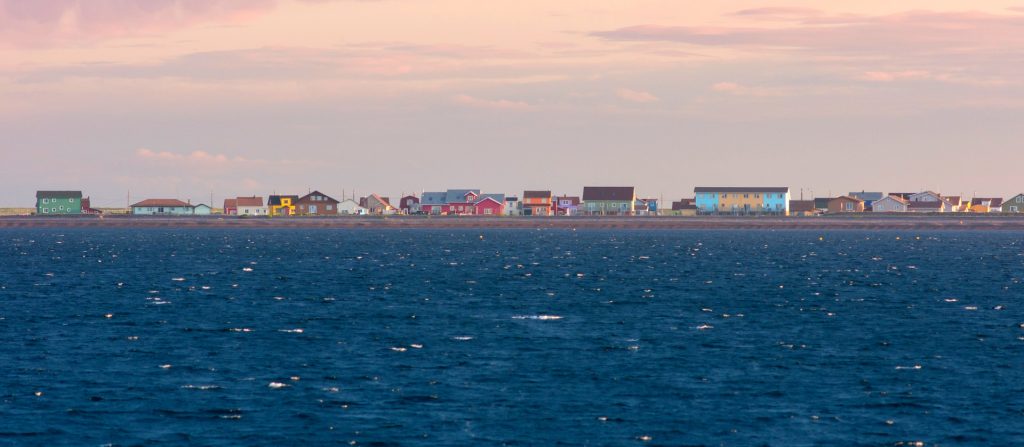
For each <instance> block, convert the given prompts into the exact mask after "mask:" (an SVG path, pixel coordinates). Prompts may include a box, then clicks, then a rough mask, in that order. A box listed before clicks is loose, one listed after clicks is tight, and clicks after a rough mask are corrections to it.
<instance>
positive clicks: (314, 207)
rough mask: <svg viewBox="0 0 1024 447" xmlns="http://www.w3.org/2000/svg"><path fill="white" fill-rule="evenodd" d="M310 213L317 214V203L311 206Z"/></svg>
mask: <svg viewBox="0 0 1024 447" xmlns="http://www.w3.org/2000/svg"><path fill="white" fill-rule="evenodd" d="M309 214H316V205H310V206H309Z"/></svg>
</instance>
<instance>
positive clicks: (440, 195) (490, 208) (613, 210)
mask: <svg viewBox="0 0 1024 447" xmlns="http://www.w3.org/2000/svg"><path fill="white" fill-rule="evenodd" d="M693 192H694V197H692V198H683V199H680V200H678V201H673V202H672V203H671V204H670V205H669V206H667V207H663V206H661V204H660V203H659V200H658V199H655V198H644V197H638V196H637V193H636V188H635V187H632V186H586V187H584V188H583V194H582V195H566V194H563V195H555V194H553V193H552V192H551V191H545V190H532V191H523V193H522V195H508V194H504V193H484V192H481V190H479V189H448V190H445V191H432V192H423V193H421V194H420V195H419V196H417V195H414V194H413V195H406V196H404V197H401V198H399V199H398V200H397V201H392V199H391V198H390V197H382V196H380V195H378V194H370V195H368V196H365V197H361V198H359V200H355V199H354V198H344V199H342V200H337V199H335V198H333V197H331V196H329V195H327V194H324V193H322V192H320V191H311V192H309V193H308V194H305V195H302V196H300V195H297V194H293V195H276V194H275V195H270V196H268V197H266V199H264V197H262V196H246V197H235V198H230V199H225V200H224V203H223V204H222V206H221V207H220V208H214V206H213V204H205V203H196V204H193V203H191V202H190V201H182V200H179V199H160V198H152V199H145V200H142V201H139V202H137V203H134V204H132V205H130V206H129V207H128V208H127V209H124V210H119V211H111V210H107V212H108V213H120V214H131V215H134V216H207V215H221V216H238V217H252V218H262V217H279V216H391V215H426V216H698V215H727V216H756V215H773V216H814V215H823V214H844V213H1019V212H1021V211H1022V210H1024V194H1017V195H1016V196H1014V197H1012V198H1011V199H1009V200H1005V201H1004V200H1003V198H1001V197H974V198H971V199H969V200H968V199H966V198H964V197H961V196H949V195H942V194H940V193H937V192H934V191H922V192H894V193H882V192H866V191H861V192H850V193H849V194H846V195H842V196H838V197H827V198H814V199H811V200H801V199H793V198H792V197H791V195H790V190H789V188H788V187H697V188H694V190H693ZM103 213H104V211H102V210H99V209H97V208H93V206H92V204H91V203H90V200H89V197H84V196H83V194H82V191H38V192H37V193H36V206H35V212H34V214H35V215H37V216H65V215H101V214H103Z"/></svg>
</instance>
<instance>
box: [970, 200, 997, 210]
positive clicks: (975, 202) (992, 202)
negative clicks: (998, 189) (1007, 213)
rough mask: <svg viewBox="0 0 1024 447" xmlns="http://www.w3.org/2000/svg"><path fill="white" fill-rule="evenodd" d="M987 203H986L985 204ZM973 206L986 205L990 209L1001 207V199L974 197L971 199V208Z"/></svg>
mask: <svg viewBox="0 0 1024 447" xmlns="http://www.w3.org/2000/svg"><path fill="white" fill-rule="evenodd" d="M986 202H988V203H986ZM974 205H987V206H989V207H991V208H995V207H998V206H1003V198H1002V197H975V198H973V199H971V206H974Z"/></svg>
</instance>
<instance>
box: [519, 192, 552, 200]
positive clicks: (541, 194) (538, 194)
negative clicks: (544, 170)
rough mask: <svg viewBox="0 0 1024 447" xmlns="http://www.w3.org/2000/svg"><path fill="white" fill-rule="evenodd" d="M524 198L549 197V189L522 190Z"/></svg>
mask: <svg viewBox="0 0 1024 447" xmlns="http://www.w3.org/2000/svg"><path fill="white" fill-rule="evenodd" d="M523 198H524V199H549V198H551V191H523Z"/></svg>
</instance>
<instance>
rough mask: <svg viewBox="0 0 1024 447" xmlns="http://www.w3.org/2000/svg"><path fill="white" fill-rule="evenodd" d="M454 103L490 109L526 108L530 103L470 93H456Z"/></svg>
mask: <svg viewBox="0 0 1024 447" xmlns="http://www.w3.org/2000/svg"><path fill="white" fill-rule="evenodd" d="M453 101H454V102H455V103H456V104H459V105H462V106H466V107H472V108H477V109H491V110H526V109H529V108H530V105H529V104H527V103H525V102H522V101H510V100H507V99H496V100H495V99H483V98H477V97H473V96H470V95H464V94H463V95H456V96H455V97H454V98H453Z"/></svg>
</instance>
